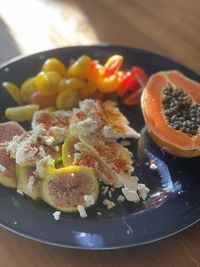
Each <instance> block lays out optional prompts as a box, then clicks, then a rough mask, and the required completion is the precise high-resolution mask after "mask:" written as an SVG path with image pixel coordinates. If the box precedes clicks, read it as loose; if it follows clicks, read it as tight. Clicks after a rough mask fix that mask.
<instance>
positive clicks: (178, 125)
mask: <svg viewBox="0 0 200 267" xmlns="http://www.w3.org/2000/svg"><path fill="white" fill-rule="evenodd" d="M162 105H163V114H164V117H165V119H166V121H167V122H168V123H169V125H170V126H171V127H172V128H173V129H175V130H177V131H182V132H183V133H186V134H188V135H196V134H197V133H198V132H199V131H200V105H199V104H197V103H195V102H194V100H193V99H192V97H191V96H190V95H189V94H188V93H186V92H185V91H184V90H183V89H181V88H173V86H172V85H171V84H168V85H167V86H166V88H165V89H164V90H163V99H162Z"/></svg>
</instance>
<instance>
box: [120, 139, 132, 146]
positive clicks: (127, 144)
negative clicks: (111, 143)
mask: <svg viewBox="0 0 200 267" xmlns="http://www.w3.org/2000/svg"><path fill="white" fill-rule="evenodd" d="M120 145H122V146H125V147H126V146H130V145H131V142H130V141H128V140H122V141H121V142H120Z"/></svg>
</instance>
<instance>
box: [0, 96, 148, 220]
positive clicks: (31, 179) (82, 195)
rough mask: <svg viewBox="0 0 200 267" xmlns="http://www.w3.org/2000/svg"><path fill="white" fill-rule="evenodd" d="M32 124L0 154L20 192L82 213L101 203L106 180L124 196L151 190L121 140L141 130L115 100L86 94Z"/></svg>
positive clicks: (132, 197)
mask: <svg viewBox="0 0 200 267" xmlns="http://www.w3.org/2000/svg"><path fill="white" fill-rule="evenodd" d="M10 124H16V123H14V122H10ZM31 128H32V129H31V130H29V131H28V132H26V131H25V130H21V131H19V134H18V133H17V135H15V136H9V137H8V138H7V139H6V141H8V142H7V143H6V145H5V146H4V147H2V148H1V149H2V151H3V153H4V154H6V157H3V158H2V159H1V158H0V164H2V175H3V174H4V172H5V175H3V176H2V177H3V178H4V177H5V176H6V179H5V178H4V180H9V179H10V177H11V175H10V173H8V171H7V166H8V164H11V166H12V172H13V176H12V177H13V178H14V177H15V172H16V177H15V180H13V181H12V182H13V184H11V183H10V184H11V185H12V187H16V186H17V188H18V191H19V192H21V193H24V194H26V195H27V196H29V197H31V198H32V199H33V200H37V199H43V200H44V201H45V202H47V203H48V204H49V205H51V206H52V207H54V208H56V210H59V211H63V212H75V211H78V212H79V213H80V216H81V217H86V216H87V212H86V209H87V208H88V207H90V206H93V205H94V204H95V203H96V201H97V198H98V195H99V186H100V184H101V183H103V184H106V185H108V186H110V187H111V188H112V189H113V190H115V188H121V198H122V197H123V195H124V197H125V198H126V199H127V200H128V201H132V202H138V201H140V200H145V199H146V197H147V194H148V192H149V189H148V188H147V187H146V186H145V185H144V184H140V183H139V182H138V178H137V177H136V176H134V175H133V174H132V173H133V171H134V168H133V155H132V153H131V152H130V151H129V150H128V149H127V148H126V147H125V145H126V144H125V140H124V143H123V142H122V141H121V140H122V139H126V138H134V139H138V138H139V137H140V134H139V133H137V132H136V131H135V130H134V129H132V128H131V127H130V126H129V122H128V120H127V119H126V118H125V117H124V115H123V114H122V113H121V112H120V111H119V109H118V107H117V106H116V105H115V104H114V103H113V102H111V101H105V102H102V101H100V100H94V99H86V100H84V101H80V103H79V107H77V108H73V109H72V110H70V111H64V110H62V111H53V112H52V111H47V110H39V111H37V112H35V113H34V114H33V119H32V123H31ZM0 129H1V125H0ZM4 139H5V138H4ZM3 142H4V140H3ZM124 144H125V145H124ZM3 153H2V155H3ZM4 158H6V162H5V160H4ZM0 166H1V165H0ZM10 170H11V169H10ZM9 181H10V180H9ZM10 184H8V186H11V185H10ZM4 185H7V184H6V183H5V182H4ZM122 194H123V195H122ZM109 195H112V193H111V191H110V193H109ZM110 201H111V200H110ZM105 203H108V201H106V200H105ZM109 203H110V202H109ZM105 205H106V204H105ZM114 206H115V205H112V207H114ZM109 208H111V206H110V205H109Z"/></svg>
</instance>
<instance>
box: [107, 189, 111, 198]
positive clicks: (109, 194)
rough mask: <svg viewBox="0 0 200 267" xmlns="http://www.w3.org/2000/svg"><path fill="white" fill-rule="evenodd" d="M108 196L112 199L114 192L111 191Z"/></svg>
mask: <svg viewBox="0 0 200 267" xmlns="http://www.w3.org/2000/svg"><path fill="white" fill-rule="evenodd" d="M108 196H109V198H112V191H111V190H109V191H108Z"/></svg>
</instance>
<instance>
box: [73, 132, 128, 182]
mask: <svg viewBox="0 0 200 267" xmlns="http://www.w3.org/2000/svg"><path fill="white" fill-rule="evenodd" d="M79 140H80V143H79V144H77V145H76V149H77V150H78V151H79V153H80V156H79V164H82V163H83V158H85V155H87V158H88V155H90V157H93V159H95V160H96V161H97V162H98V168H97V169H98V171H99V173H100V176H101V180H103V181H104V182H105V183H107V184H110V185H112V186H114V187H121V186H123V185H124V180H126V181H128V180H129V179H131V173H132V171H133V167H132V164H133V160H132V153H131V152H129V151H128V150H127V149H126V148H124V147H123V146H121V145H120V144H119V143H117V141H115V140H108V139H106V138H104V137H102V136H101V137H100V136H87V137H86V136H79ZM85 162H86V161H85ZM90 162H91V160H90Z"/></svg>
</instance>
